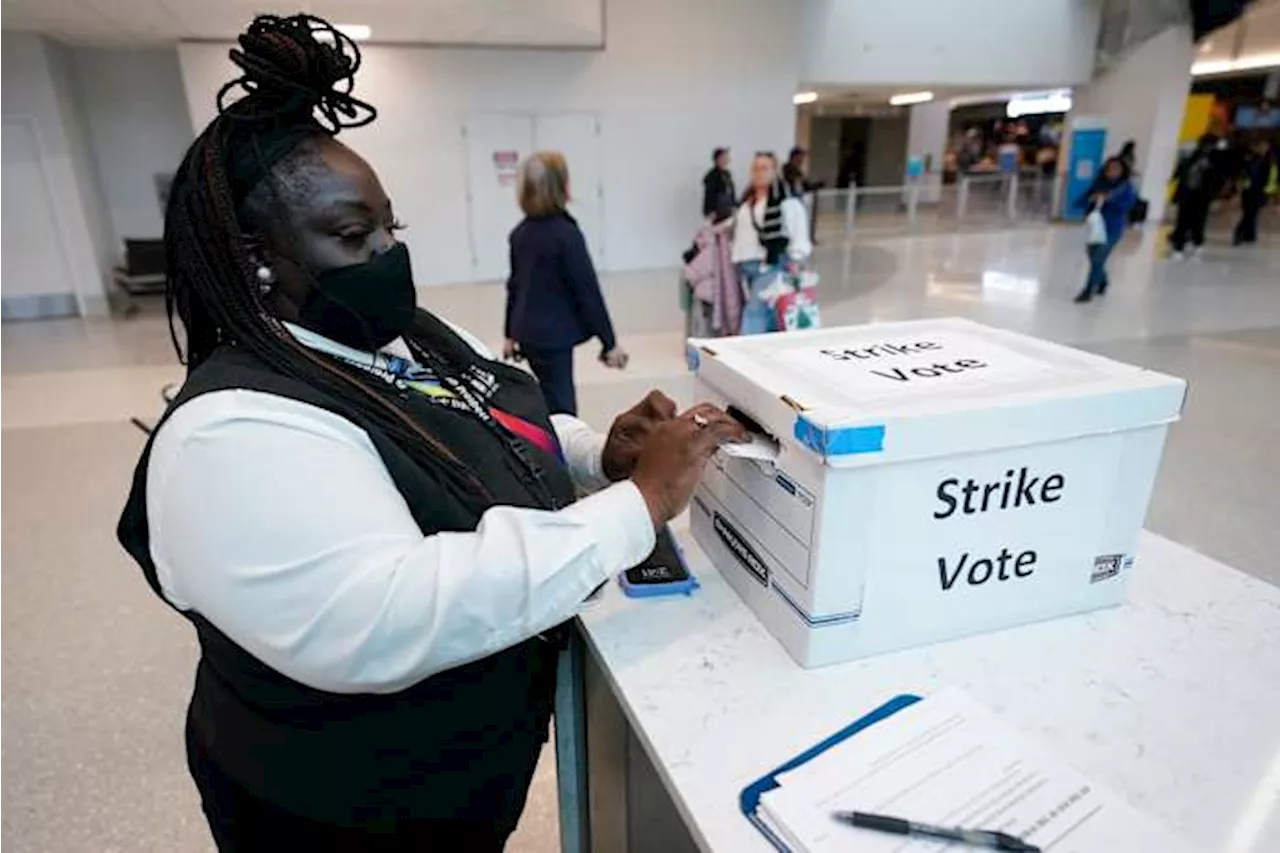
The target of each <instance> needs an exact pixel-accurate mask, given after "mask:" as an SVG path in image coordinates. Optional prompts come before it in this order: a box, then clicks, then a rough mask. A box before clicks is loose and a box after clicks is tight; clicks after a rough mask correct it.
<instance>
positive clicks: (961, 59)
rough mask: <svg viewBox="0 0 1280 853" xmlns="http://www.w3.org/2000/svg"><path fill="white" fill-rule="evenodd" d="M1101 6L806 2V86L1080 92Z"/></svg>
mask: <svg viewBox="0 0 1280 853" xmlns="http://www.w3.org/2000/svg"><path fill="white" fill-rule="evenodd" d="M780 5H782V4H780ZM788 5H789V4H788ZM1100 6H1101V0H965V2H940V0H893V2H887V3H873V2H869V0H808V2H807V3H806V4H805V5H804V9H803V13H802V15H803V17H804V19H805V24H804V51H803V55H804V57H805V67H804V70H803V73H802V75H801V76H802V79H804V80H805V81H806V83H808V84H813V85H849V86H856V85H864V84H874V85H911V84H920V85H925V86H928V85H938V84H946V85H948V86H1006V85H1007V86H1015V87H1031V86H1040V85H1045V86H1048V85H1065V84H1072V83H1083V82H1085V81H1087V80H1088V79H1089V78H1090V76H1092V71H1093V59H1094V51H1095V48H1096V44H1097V37H1098V27H1099V23H1100V20H1101V16H1100ZM793 8H794V7H793ZM744 43H749V42H744Z"/></svg>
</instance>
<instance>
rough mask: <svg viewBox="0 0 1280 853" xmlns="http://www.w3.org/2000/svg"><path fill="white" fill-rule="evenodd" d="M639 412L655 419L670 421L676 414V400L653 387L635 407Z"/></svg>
mask: <svg viewBox="0 0 1280 853" xmlns="http://www.w3.org/2000/svg"><path fill="white" fill-rule="evenodd" d="M635 409H636V410H638V412H637V413H638V414H640V415H643V416H644V417H647V418H651V419H652V420H655V421H669V420H671V419H672V418H674V417H675V416H676V402H675V400H672V399H671V398H670V397H668V396H667V395H666V394H663V393H662V392H661V391H659V390H658V389H656V388H655V389H653V390H652V391H650V392H649V393H648V394H646V395H645V398H644V399H643V400H641V401H640V402H639V403H638V404H637V405H636V407H635Z"/></svg>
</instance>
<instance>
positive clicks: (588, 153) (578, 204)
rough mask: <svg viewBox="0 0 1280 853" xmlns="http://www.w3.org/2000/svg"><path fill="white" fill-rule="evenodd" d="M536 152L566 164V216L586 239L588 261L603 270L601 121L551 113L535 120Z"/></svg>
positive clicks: (587, 116)
mask: <svg viewBox="0 0 1280 853" xmlns="http://www.w3.org/2000/svg"><path fill="white" fill-rule="evenodd" d="M533 141H534V145H535V146H536V147H537V149H538V150H539V151H543V150H551V151H559V152H560V153H562V154H563V155H564V158H565V162H567V163H568V164H569V193H570V195H571V196H572V199H571V201H570V202H569V212H570V213H572V214H573V217H574V219H577V220H578V225H579V226H580V227H581V228H582V233H583V234H584V235H585V236H586V238H587V248H588V249H590V250H591V260H592V261H593V262H594V263H595V265H596V268H597V269H599V268H600V267H602V266H604V253H605V245H604V183H603V182H602V180H601V174H600V121H599V119H598V118H597V117H596V115H595V114H594V113H554V114H547V115H539V116H536V117H535V119H534V125H533Z"/></svg>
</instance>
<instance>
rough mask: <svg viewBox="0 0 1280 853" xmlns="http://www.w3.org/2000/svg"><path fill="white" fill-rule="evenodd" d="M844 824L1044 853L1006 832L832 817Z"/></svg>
mask: <svg viewBox="0 0 1280 853" xmlns="http://www.w3.org/2000/svg"><path fill="white" fill-rule="evenodd" d="M832 817H834V818H835V819H836V820H838V821H840V822H841V823H847V824H849V825H851V826H856V827H860V828H862V829H874V830H876V831H877V832H888V833H892V834H893V835H918V836H921V837H923V838H937V839H940V840H942V841H959V842H960V843H961V844H969V845H971V846H973V847H985V848H987V849H988V850H1006V851H1012V853H1040V848H1039V847H1036V846H1035V845H1033V844H1028V843H1027V842H1025V841H1023V840H1022V839H1021V838H1017V837H1016V836H1013V835H1009V834H1008V833H1005V832H994V831H992V830H989V829H965V828H963V827H959V826H955V827H951V826H933V825H932V824H928V823H916V822H915V821H913V820H903V819H902V818H900V817H889V816H887V815H879V814H868V813H867V812H836V813H835V814H833V815H832Z"/></svg>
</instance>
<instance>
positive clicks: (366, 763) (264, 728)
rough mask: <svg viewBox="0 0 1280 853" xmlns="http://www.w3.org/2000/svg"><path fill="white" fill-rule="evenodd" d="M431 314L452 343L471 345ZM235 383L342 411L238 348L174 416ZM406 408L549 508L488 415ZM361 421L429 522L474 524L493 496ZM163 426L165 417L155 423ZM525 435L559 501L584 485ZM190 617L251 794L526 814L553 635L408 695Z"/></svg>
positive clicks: (201, 707)
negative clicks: (315, 672)
mask: <svg viewBox="0 0 1280 853" xmlns="http://www.w3.org/2000/svg"><path fill="white" fill-rule="evenodd" d="M430 320H431V321H432V322H431V325H432V327H433V328H435V330H436V334H437V335H438V336H439V337H440V342H441V343H442V345H443V346H445V347H446V350H447V349H448V348H456V347H465V346H466V344H464V343H463V342H462V341H461V340H460V339H458V337H457V336H456V335H455V334H454V333H453V332H452V331H451V330H449V329H447V328H446V327H444V326H443V324H441V323H439V321H436V320H434V318H430ZM480 365H481V366H482V367H483V368H484V369H485V370H487V371H488V372H490V373H492V374H493V375H494V377H495V379H496V381H497V386H498V387H497V390H496V391H495V392H494V395H493V396H492V397H491V398H490V401H489V402H490V403H491V404H492V405H494V406H497V407H499V408H501V409H503V410H504V411H507V412H509V413H511V414H514V415H518V416H520V417H522V418H524V419H525V420H527V421H529V422H531V423H535V424H537V425H538V426H541V427H542V428H544V429H546V430H548V431H550V430H551V429H552V427H551V424H550V422H549V419H548V416H547V413H546V408H545V406H544V404H543V402H542V397H541V394H540V392H539V391H538V387H537V385H536V384H535V383H534V382H533V380H532V379H530V378H529V377H528V375H527V374H525V373H523V372H522V371H519V370H516V369H515V368H512V367H509V366H506V365H503V364H499V363H495V362H488V361H483V360H482V361H480ZM225 389H250V390H254V391H262V392H266V393H270V394H275V395H277V396H281V397H288V398H291V399H295V400H299V401H302V402H305V403H309V404H311V405H314V406H318V407H320V408H323V409H327V410H330V411H336V410H337V406H336V404H335V402H334V400H333V399H332V398H330V397H328V396H327V395H325V394H324V393H321V392H319V391H317V390H316V389H315V388H313V387H311V386H309V385H307V384H304V383H302V382H300V381H297V380H293V379H290V378H288V377H286V376H282V375H280V374H279V373H277V372H275V371H273V370H271V369H270V368H268V367H267V366H266V365H264V364H262V363H261V362H260V361H258V360H256V359H255V358H253V357H252V356H251V355H249V354H247V353H245V352H244V351H242V350H241V349H239V348H236V347H231V346H228V347H223V348H222V349H221V350H219V351H217V352H216V353H215V354H214V355H213V356H211V357H210V358H209V359H208V360H207V361H206V362H205V363H204V364H202V365H201V366H200V367H199V368H198V369H196V370H195V371H193V372H192V373H191V375H190V376H189V377H188V379H187V382H186V383H185V384H184V386H183V388H182V391H181V393H180V394H179V395H178V397H177V399H175V400H174V402H173V405H172V406H171V407H170V409H169V411H168V412H166V414H165V418H166V419H167V418H168V417H169V415H171V414H172V413H173V412H174V411H175V410H176V409H178V408H179V407H180V406H182V405H183V404H184V403H186V402H188V401H190V400H192V399H194V398H195V397H197V396H199V395H201V394H207V393H210V392H213V391H219V390H225ZM403 404H404V405H405V406H407V407H409V408H410V410H411V412H412V414H413V416H414V417H415V418H420V419H421V420H422V421H423V422H424V423H425V424H426V425H427V426H428V427H429V429H430V430H431V432H432V433H433V434H434V435H435V436H436V437H438V438H439V439H441V440H442V441H443V442H444V444H445V445H446V446H447V447H449V448H450V449H451V450H452V451H453V452H454V453H455V454H457V455H458V456H459V457H460V458H462V459H463V460H464V461H465V462H466V463H467V464H468V465H469V466H470V467H471V468H472V469H474V470H475V471H476V472H477V473H478V474H479V476H480V479H481V481H482V482H483V483H484V485H485V486H486V487H487V488H488V490H489V492H490V494H491V495H492V504H491V505H514V506H528V507H535V506H539V503H538V499H537V498H536V497H535V495H534V491H535V490H533V489H531V488H530V486H529V485H528V484H527V480H528V478H527V477H523V478H522V477H521V476H519V469H518V467H517V466H516V465H513V464H512V461H513V458H514V454H512V453H511V451H510V449H509V448H508V447H506V446H505V445H504V443H503V441H502V440H501V439H500V438H498V437H497V436H496V435H494V434H493V433H492V432H491V431H490V430H489V428H487V427H486V426H485V425H484V424H483V423H482V422H481V421H480V420H479V419H478V418H477V417H476V416H474V415H472V414H469V413H467V412H460V411H456V410H452V409H448V408H445V407H441V406H439V405H436V404H432V403H431V402H429V401H428V400H426V399H425V398H423V397H421V396H419V395H418V394H417V393H416V392H409V393H407V394H406V395H404V398H403ZM351 420H352V421H353V422H354V423H356V425H357V426H359V427H361V428H362V429H363V430H364V431H365V432H366V433H367V434H368V435H369V438H370V439H371V440H372V443H373V445H374V447H375V448H376V449H377V451H378V454H379V455H380V456H381V457H382V462H383V464H385V465H386V467H387V471H388V472H389V474H390V475H391V478H392V480H393V481H394V482H395V485H396V488H397V489H399V491H400V493H401V494H402V495H403V496H404V499H405V502H406V503H407V504H408V506H409V508H410V511H411V512H412V513H413V517H414V519H415V520H416V521H417V523H418V525H419V527H421V529H422V532H423V534H432V533H437V532H441V531H466V530H474V529H475V527H476V525H477V524H478V523H479V515H480V513H481V512H482V511H483V509H484V507H483V506H480V507H477V506H476V505H475V504H476V500H475V499H474V498H472V499H471V501H470V505H468V501H466V500H462V499H461V498H460V497H459V496H458V495H457V494H455V493H454V492H451V491H450V489H448V488H446V487H445V486H444V485H442V484H441V482H439V479H440V478H438V477H435V476H432V475H431V474H429V473H428V472H427V471H425V470H424V469H423V467H422V466H420V465H418V464H417V463H415V462H414V461H413V460H412V459H411V458H410V457H409V456H408V455H407V454H406V453H405V452H404V451H403V450H401V449H400V448H399V447H398V446H397V445H396V444H395V443H394V442H392V441H391V440H390V439H388V438H387V436H386V435H385V434H384V433H383V432H382V431H380V430H379V429H377V428H376V427H374V426H373V425H372V424H370V423H361V422H360V421H359V420H356V419H355V418H351ZM163 425H164V420H162V421H161V422H160V425H159V426H158V427H157V429H156V431H155V434H156V435H158V434H159V433H160V431H161V430H162V429H163ZM153 440H154V435H153ZM525 446H526V448H527V449H528V451H529V453H530V455H531V457H532V458H534V459H535V460H537V461H538V462H540V463H541V464H542V467H543V469H544V477H545V480H546V482H547V483H548V485H549V486H550V487H551V490H552V491H553V492H554V493H555V495H556V497H557V499H558V501H559V502H560V504H561V505H567V504H568V503H570V502H571V501H572V500H573V487H572V484H571V482H570V480H569V477H568V475H567V472H566V471H565V470H564V467H563V465H562V463H560V462H559V460H557V459H555V458H554V457H552V456H551V455H550V454H547V453H544V452H542V451H540V450H538V449H537V448H536V447H534V446H533V445H532V444H526V445H525ZM150 452H151V442H150V441H149V442H148V443H147V446H146V448H145V449H144V450H143V453H142V457H141V459H140V460H139V462H138V466H137V469H136V471H135V473H134V480H133V488H132V491H131V493H130V495H129V498H128V502H127V504H126V505H125V508H124V512H123V515H122V516H121V519H120V525H119V529H118V535H119V538H120V541H121V543H122V544H123V545H124V547H125V549H126V550H128V551H129V553H130V554H131V555H132V556H133V557H134V559H136V560H137V561H138V563H139V565H140V566H141V567H142V571H143V573H144V574H145V575H146V579H147V582H148V583H149V584H150V585H151V587H152V589H153V590H155V591H156V593H157V594H159V593H160V586H159V583H158V581H157V578H156V571H155V565H154V564H153V562H152V560H151V552H150V547H149V538H148V528H147V513H146V508H147V500H146V483H147V461H148V457H149V455H150ZM247 476H252V473H250V474H248V475H247ZM262 523H263V524H271V523H272V520H271V519H270V518H264V519H263V522H262ZM226 535H227V536H235V535H236V531H234V530H227V531H226ZM183 615H184V616H186V617H187V618H188V619H190V620H191V622H192V623H194V625H195V628H196V633H197V635H198V637H199V641H200V650H201V656H200V663H199V667H198V669H197V672H196V680H195V690H194V693H193V695H192V699H191V706H190V710H189V715H188V725H189V726H190V727H191V729H192V732H193V733H194V735H195V736H196V737H197V738H199V740H200V741H201V743H202V744H203V745H204V746H205V747H206V748H207V750H208V752H209V754H210V755H211V756H212V757H213V760H214V761H215V763H217V764H218V765H219V767H220V768H221V769H222V770H223V771H224V772H225V773H226V775H228V776H229V777H231V778H232V779H233V780H235V781H236V782H237V783H239V784H240V785H241V786H242V787H244V788H245V789H246V790H247V791H249V792H250V793H251V794H253V795H255V796H257V797H259V798H260V799H262V800H265V801H267V802H269V803H271V804H273V805H275V806H277V807H279V808H282V809H285V810H287V811H289V812H292V813H294V814H296V815H299V816H301V817H306V818H310V819H312V820H318V821H321V822H324V823H330V824H341V825H350V826H359V825H369V824H381V825H387V824H391V825H394V823H395V822H396V821H398V820H427V819H447V818H456V819H467V820H483V821H497V822H499V823H506V822H512V823H513V822H514V820H515V818H516V817H517V816H518V814H519V809H520V807H521V805H522V804H523V798H524V795H525V791H526V789H527V787H528V784H529V781H530V779H531V777H532V774H533V770H534V765H535V764H536V762H537V759H538V754H539V751H540V749H541V745H542V743H543V742H545V740H546V737H547V725H548V722H549V720H550V716H551V708H552V701H553V691H554V683H555V665H556V654H557V646H556V644H555V642H553V640H554V636H551V637H538V638H534V639H531V640H528V641H525V642H523V643H521V644H519V645H516V646H514V647H511V648H508V649H505V650H503V651H501V652H498V653H497V654H494V655H491V656H489V657H487V658H483V659H481V660H478V661H475V662H473V663H470V664H466V665H464V666H460V667H457V668H455V669H451V670H448V671H446V672H443V673H439V674H437V675H434V676H432V677H430V678H427V679H425V680H423V681H421V682H419V683H417V684H415V685H413V686H412V687H409V688H408V689H406V690H403V691H401V692H399V693H394V694H389V695H374V694H361V695H347V694H334V693H328V692H325V691H321V690H315V689H313V688H310V687H307V686H305V685H303V684H300V683H298V682H296V681H293V680H292V679H290V678H288V677H286V676H284V675H282V674H281V673H279V672H276V671H275V670H273V669H272V668H270V667H269V666H267V665H266V664H264V663H262V662H261V661H259V660H258V659H256V658H254V657H253V656H252V655H250V654H249V653H248V652H246V651H245V650H244V649H242V648H240V647H239V646H237V645H236V644H235V643H234V642H232V641H231V640H230V639H228V638H227V637H226V636H225V635H224V634H223V633H222V632H221V631H219V630H218V629H217V627H215V626H214V625H212V624H211V623H210V622H208V621H207V620H205V619H203V618H202V617H200V616H199V615H198V614H195V613H183ZM512 828H513V827H512Z"/></svg>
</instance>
